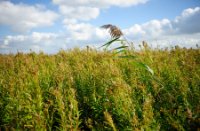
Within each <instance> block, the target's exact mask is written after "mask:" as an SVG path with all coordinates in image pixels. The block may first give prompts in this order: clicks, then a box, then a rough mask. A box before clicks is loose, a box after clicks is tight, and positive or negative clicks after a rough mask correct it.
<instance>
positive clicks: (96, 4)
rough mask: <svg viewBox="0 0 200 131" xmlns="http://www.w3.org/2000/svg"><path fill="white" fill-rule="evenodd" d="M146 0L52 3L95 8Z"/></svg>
mask: <svg viewBox="0 0 200 131" xmlns="http://www.w3.org/2000/svg"><path fill="white" fill-rule="evenodd" d="M147 1H148V0H126V1H125V0H73V1H70V0H53V3H54V4H58V5H68V6H73V7H75V6H89V7H97V8H105V7H109V6H119V7H127V6H133V5H138V4H144V3H146V2H147Z"/></svg>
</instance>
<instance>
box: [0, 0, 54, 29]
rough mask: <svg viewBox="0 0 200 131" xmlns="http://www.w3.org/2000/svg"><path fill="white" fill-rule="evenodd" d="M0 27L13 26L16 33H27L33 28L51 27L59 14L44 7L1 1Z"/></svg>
mask: <svg viewBox="0 0 200 131" xmlns="http://www.w3.org/2000/svg"><path fill="white" fill-rule="evenodd" d="M0 16H1V17H0V25H7V26H11V28H12V29H13V30H14V31H17V32H27V31H29V30H30V29H32V28H37V27H43V26H51V25H53V23H54V21H55V20H56V19H57V18H58V14H56V13H55V12H53V11H50V10H45V7H44V6H42V5H35V6H29V5H25V4H13V3H11V2H10V1H0Z"/></svg>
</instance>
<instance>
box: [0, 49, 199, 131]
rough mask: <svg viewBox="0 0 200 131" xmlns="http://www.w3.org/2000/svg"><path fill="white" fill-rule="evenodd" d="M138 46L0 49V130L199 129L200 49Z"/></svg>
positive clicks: (109, 130)
mask: <svg viewBox="0 0 200 131" xmlns="http://www.w3.org/2000/svg"><path fill="white" fill-rule="evenodd" d="M141 48H142V49H141V50H140V51H135V50H134V49H130V50H129V54H132V55H133V56H137V57H135V58H134V59H127V58H120V57H117V56H116V55H115V52H108V51H106V50H105V51H97V50H94V49H89V50H80V49H77V48H76V49H72V50H68V51H64V50H61V51H60V52H59V53H57V54H55V55H47V54H44V53H39V54H36V53H34V52H32V53H28V54H23V53H17V54H16V55H13V54H8V55H0V130H2V131H4V130H5V131H7V130H41V131H44V130H48V131H51V130H52V131H54V130H61V131H68V130H73V131H77V130H93V131H99V130H102V131H105V130H108V131H111V130H113V131H117V130H119V131H129V130H130V131H132V130H136V131H137V130H147V131H149V130H152V131H156V130H186V131H188V130H193V131H195V130H199V129H200V49H199V48H198V47H197V48H196V49H186V48H180V47H176V48H171V49H165V50H160V49H150V48H149V47H147V46H146V47H141ZM136 61H137V62H142V63H145V64H146V65H148V67H150V68H151V70H150V71H153V72H151V73H150V71H149V70H147V69H148V68H147V69H145V68H142V66H139V65H138V64H134V63H135V62H136Z"/></svg>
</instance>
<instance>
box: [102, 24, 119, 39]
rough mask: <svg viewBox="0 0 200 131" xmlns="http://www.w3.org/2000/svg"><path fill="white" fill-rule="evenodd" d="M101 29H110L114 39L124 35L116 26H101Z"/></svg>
mask: <svg viewBox="0 0 200 131" xmlns="http://www.w3.org/2000/svg"><path fill="white" fill-rule="evenodd" d="M101 28H104V29H109V30H110V35H111V37H112V38H119V37H121V36H122V35H123V33H122V31H121V30H120V29H119V28H118V27H117V26H115V25H111V24H107V25H103V26H101Z"/></svg>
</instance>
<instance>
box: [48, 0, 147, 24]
mask: <svg viewBox="0 0 200 131" xmlns="http://www.w3.org/2000/svg"><path fill="white" fill-rule="evenodd" d="M147 1H148V0H126V1H124V0H73V1H71V0H52V2H53V3H54V4H56V5H58V6H59V11H60V13H61V14H62V15H64V17H65V19H66V18H67V19H76V20H83V21H88V20H91V19H95V18H97V17H98V16H99V14H100V11H101V9H102V8H109V7H110V6H118V7H128V6H133V5H138V4H144V3H146V2H147Z"/></svg>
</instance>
